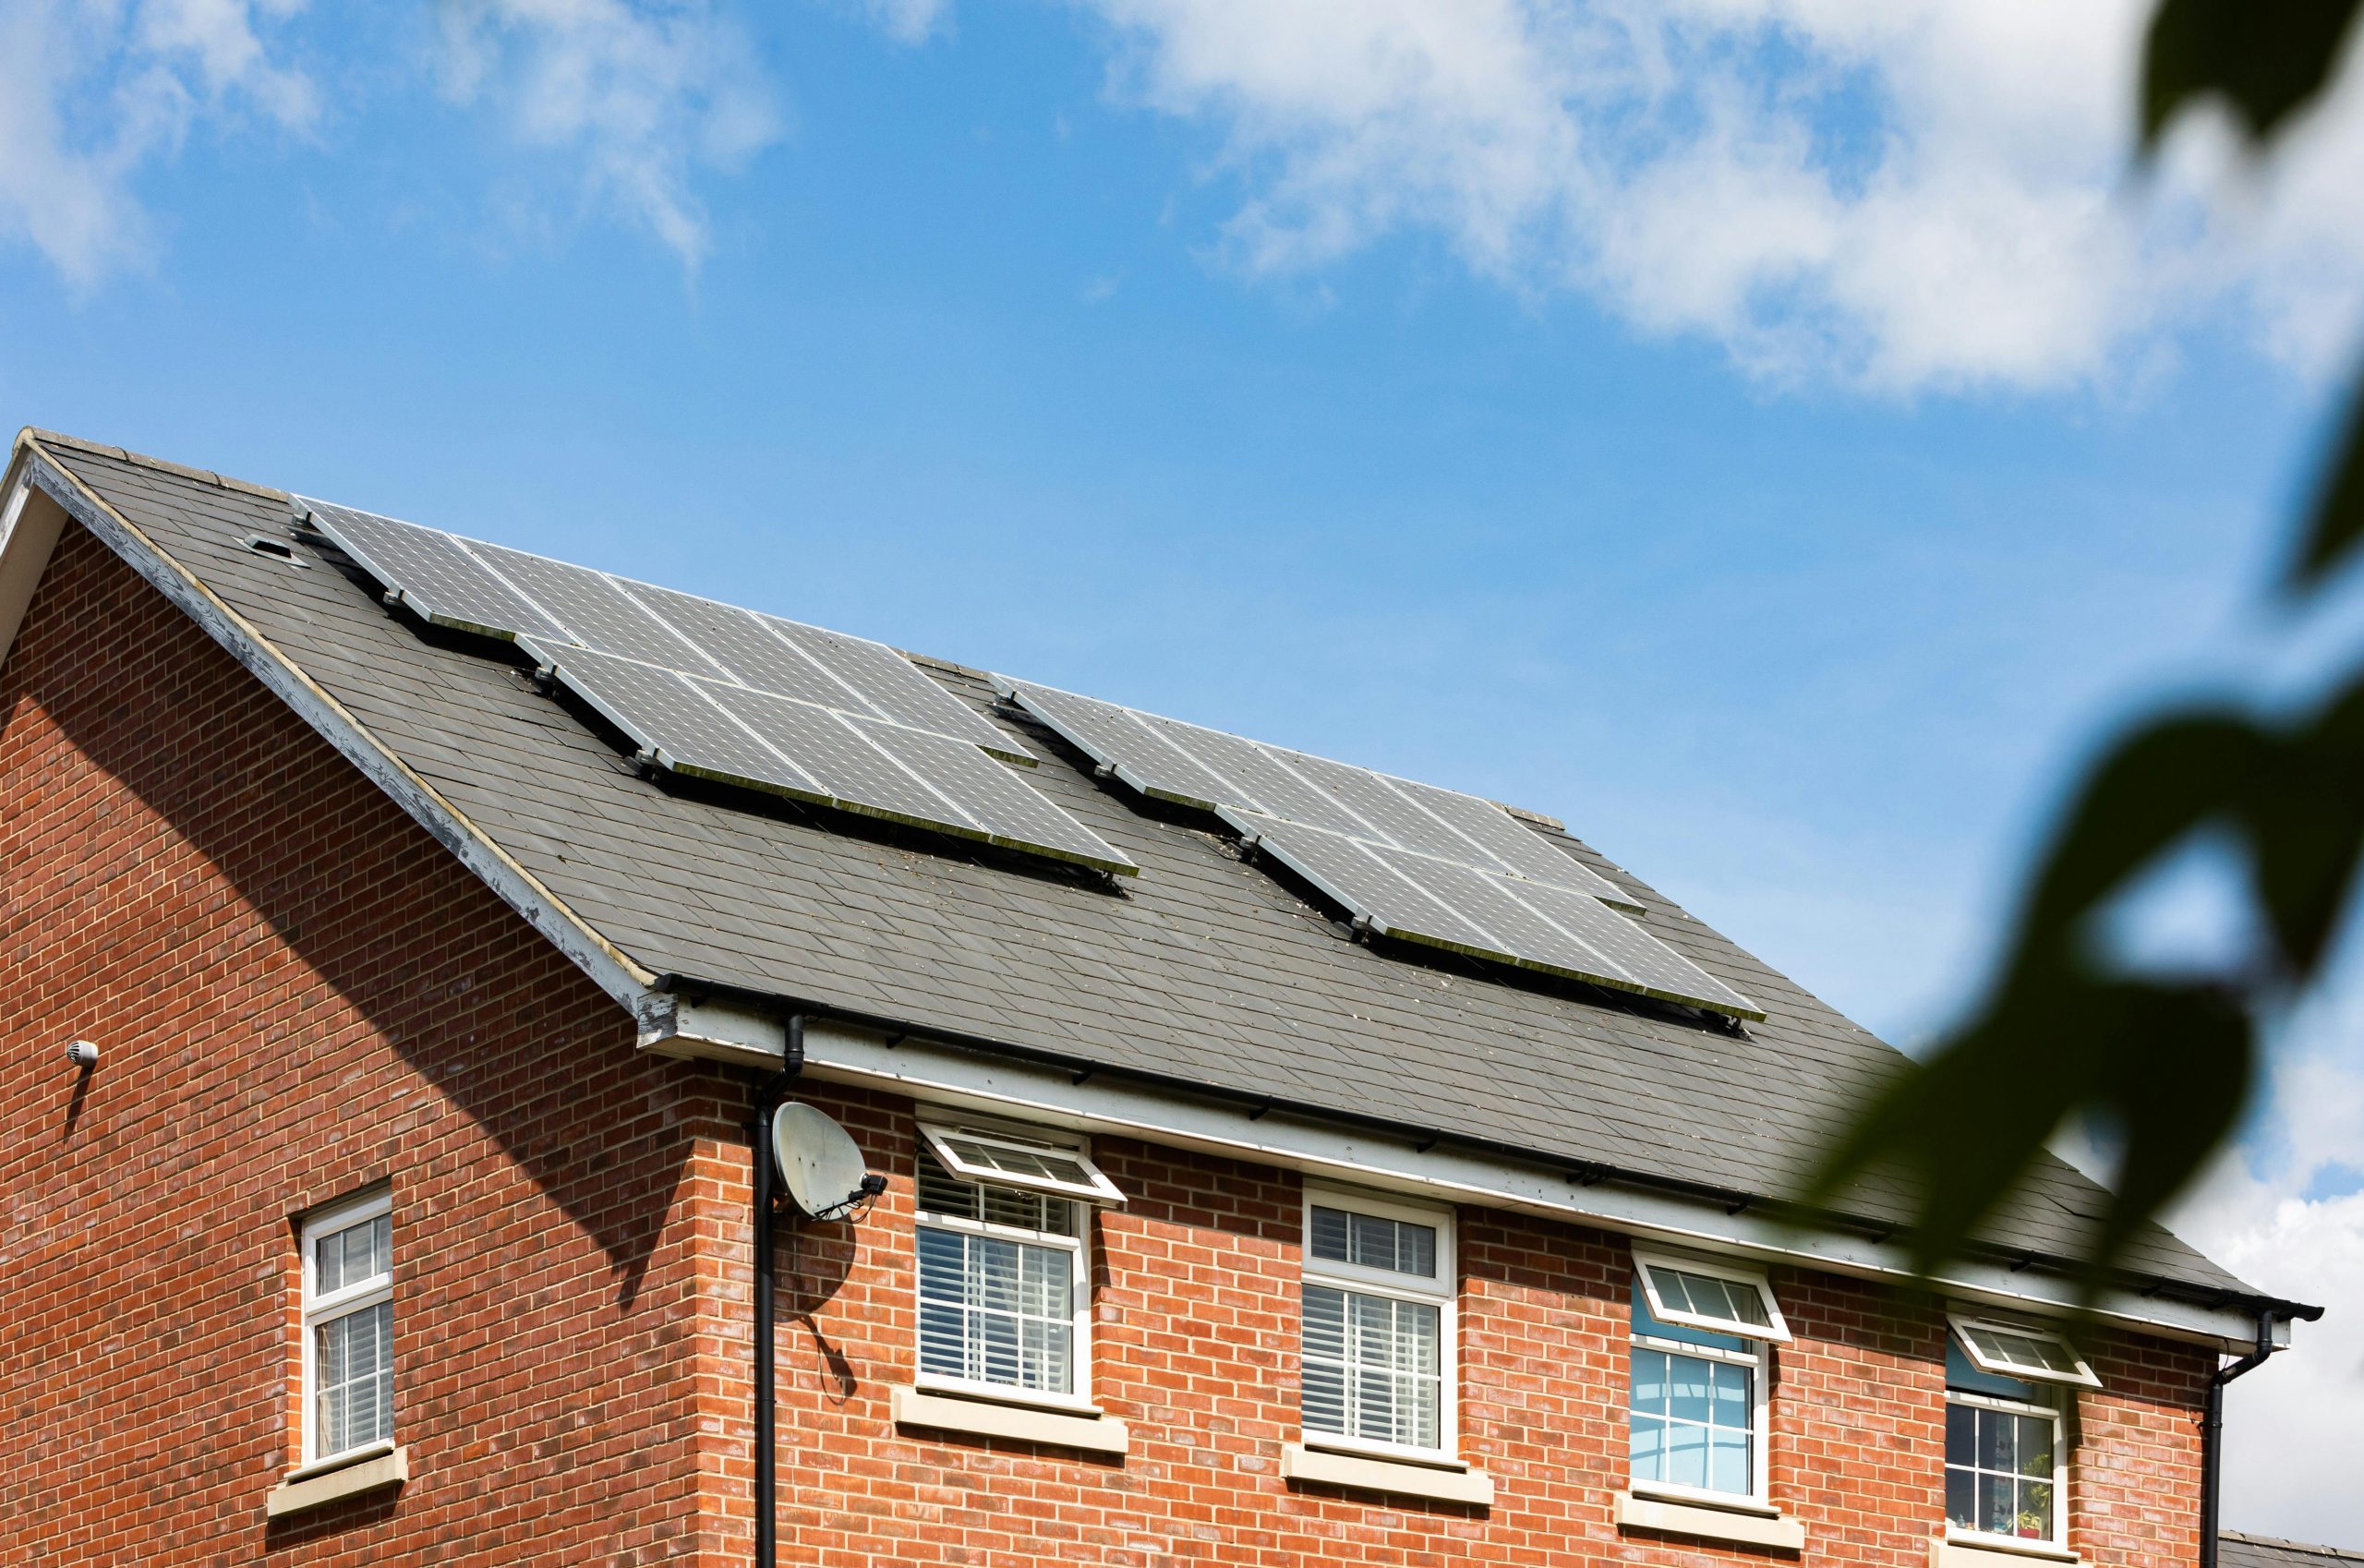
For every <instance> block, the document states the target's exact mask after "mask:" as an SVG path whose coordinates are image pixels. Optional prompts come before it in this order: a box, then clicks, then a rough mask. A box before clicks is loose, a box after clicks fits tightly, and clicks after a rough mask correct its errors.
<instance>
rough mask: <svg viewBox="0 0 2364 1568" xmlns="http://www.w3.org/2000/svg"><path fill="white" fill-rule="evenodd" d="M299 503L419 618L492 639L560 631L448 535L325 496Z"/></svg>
mask: <svg viewBox="0 0 2364 1568" xmlns="http://www.w3.org/2000/svg"><path fill="white" fill-rule="evenodd" d="M299 499H301V498H299ZM304 505H306V506H307V507H308V508H310V509H311V513H312V522H313V524H314V525H315V526H317V527H318V528H319V529H320V532H322V533H323V534H326V535H327V536H328V537H330V538H331V539H332V540H333V541H335V544H336V546H337V548H338V549H342V550H343V551H344V553H345V554H347V555H349V556H351V557H352V558H353V559H354V560H356V561H359V562H360V563H361V564H362V566H363V567H364V568H365V569H367V570H368V573H369V574H370V575H371V576H372V577H375V578H377V579H378V581H379V582H380V583H382V584H384V585H386V588H387V590H388V591H389V592H392V593H393V594H396V595H398V596H399V597H401V598H402V600H403V602H404V603H405V604H407V605H409V606H410V607H411V609H413V610H415V611H416V612H417V613H418V615H419V617H420V618H421V619H422V620H426V621H431V622H433V623H434V624H436V625H438V626H452V627H456V628H458V629H459V630H461V631H464V632H478V633H485V634H487V635H489V636H495V637H563V636H564V635H565V632H564V630H563V628H561V627H560V626H559V625H558V624H557V622H555V621H551V620H550V618H549V617H548V616H546V615H544V614H543V613H542V612H541V611H540V610H538V609H535V608H534V606H533V605H532V603H530V602H529V601H528V600H527V599H526V598H525V596H524V595H523V594H520V593H519V592H518V591H517V590H516V589H514V588H513V587H511V586H510V585H508V584H507V583H504V582H502V581H501V579H500V578H499V577H497V576H495V575H494V574H493V573H491V572H490V571H489V570H488V569H487V567H486V566H485V564H484V562H483V561H479V560H477V559H476V557H475V556H473V555H471V554H469V553H468V548H467V547H466V546H465V545H464V544H462V543H461V542H460V541H459V540H458V539H457V538H455V537H452V535H450V534H444V533H439V532H437V531H436V530H435V529H433V528H422V527H419V526H418V525H416V524H415V523H398V522H396V521H395V520H394V519H392V518H391V517H380V516H378V515H377V514H376V513H368V512H356V511H355V510H354V509H353V508H351V507H348V506H334V505H332V504H330V503H329V502H327V501H308V500H307V501H304Z"/></svg>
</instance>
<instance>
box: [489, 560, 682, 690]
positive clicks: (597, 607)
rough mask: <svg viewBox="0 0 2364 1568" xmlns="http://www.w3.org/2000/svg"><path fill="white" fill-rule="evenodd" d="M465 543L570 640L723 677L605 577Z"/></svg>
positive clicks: (668, 666) (646, 661) (677, 634)
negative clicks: (562, 629) (555, 624)
mask: <svg viewBox="0 0 2364 1568" xmlns="http://www.w3.org/2000/svg"><path fill="white" fill-rule="evenodd" d="M466 544H467V548H468V549H469V550H470V551H471V552H472V553H474V554H475V555H476V557H477V558H478V559H480V560H481V561H484V563H485V564H486V565H487V566H488V567H490V568H491V569H492V570H493V571H494V572H496V573H499V574H500V575H501V577H502V578H503V579H505V580H506V581H508V582H509V583H511V584H513V585H515V586H516V588H517V591H518V592H519V593H521V594H523V595H524V596H525V598H526V599H527V600H528V601H529V602H531V603H532V604H534V605H536V606H537V607H538V608H539V609H541V611H542V612H543V614H545V615H547V616H548V617H549V619H550V620H551V621H555V622H557V623H558V625H560V626H561V627H562V628H564V629H565V632H566V640H567V641H568V642H571V643H577V644H580V645H583V646H584V647H586V648H590V649H592V650H594V651H595V652H598V653H605V654H615V655H617V656H619V657H623V658H632V659H638V660H639V661H640V662H641V663H643V664H654V665H659V666H661V667H663V668H665V669H679V670H682V671H685V672H687V673H690V674H707V675H719V674H720V673H722V670H721V667H720V666H719V665H718V664H717V663H716V662H715V661H714V660H713V659H712V658H710V657H707V656H706V653H705V652H704V651H703V650H702V649H700V648H698V647H697V646H695V645H694V644H692V643H691V642H690V641H689V640H688V639H687V638H686V637H684V636H683V635H682V634H681V633H680V632H678V631H676V630H675V629H674V628H673V627H671V626H670V625H668V624H667V623H666V622H665V621H661V620H659V619H658V618H657V615H656V614H655V613H654V612H653V611H652V610H650V609H649V608H648V607H647V606H646V605H645V604H643V603H641V602H640V601H639V600H638V599H636V598H634V597H633V596H632V595H631V594H630V593H629V592H627V591H626V590H625V589H624V588H623V587H622V586H621V585H619V584H617V583H616V582H614V581H611V580H610V579H609V576H608V574H607V573H604V572H594V571H592V570H591V569H590V568H588V567H584V566H575V565H573V564H571V563H569V562H567V561H552V560H550V559H549V557H547V556H540V555H533V554H530V553H528V552H527V551H525V550H521V549H510V548H509V547H508V546H507V545H493V544H484V543H481V542H478V541H475V540H469V541H466Z"/></svg>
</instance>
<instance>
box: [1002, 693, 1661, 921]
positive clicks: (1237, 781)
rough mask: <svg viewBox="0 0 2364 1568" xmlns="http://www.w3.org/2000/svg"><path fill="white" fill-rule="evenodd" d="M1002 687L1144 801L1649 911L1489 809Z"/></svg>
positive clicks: (1197, 729) (1407, 783)
mask: <svg viewBox="0 0 2364 1568" xmlns="http://www.w3.org/2000/svg"><path fill="white" fill-rule="evenodd" d="M994 685H995V690H996V691H999V692H1000V693H1002V694H1004V695H1005V696H1009V697H1014V698H1015V699H1016V700H1017V701H1018V703H1019V706H1022V707H1024V708H1025V709H1026V710H1027V711H1028V712H1029V713H1031V714H1033V715H1034V717H1035V718H1040V719H1041V720H1042V721H1043V723H1045V724H1047V725H1049V726H1050V727H1051V729H1052V730H1053V731H1054V732H1055V733H1056V734H1058V735H1060V736H1062V737H1064V738H1065V739H1066V740H1067V741H1068V742H1070V743H1072V744H1073V745H1075V746H1076V747H1077V748H1078V749H1079V750H1080V751H1081V752H1082V753H1083V754H1085V755H1086V756H1089V757H1090V758H1092V761H1094V762H1097V763H1103V764H1105V765H1107V766H1110V767H1111V768H1113V769H1114V770H1115V772H1116V777H1118V778H1121V779H1123V780H1124V781H1125V782H1126V783H1128V784H1129V785H1131V786H1132V787H1133V788H1134V789H1136V790H1140V791H1141V792H1142V793H1143V794H1147V795H1154V796H1157V797H1158V798H1160V799H1163V800H1169V801H1176V802H1181V803H1182V804H1185V805H1195V806H1200V807H1202V808H1204V809H1206V810H1210V811H1212V810H1213V809H1214V808H1216V807H1218V806H1237V807H1239V808H1241V809H1242V810H1246V811H1252V812H1256V813H1259V814H1262V815H1265V816H1278V817H1285V818H1287V819H1288V820H1289V821H1291V822H1301V823H1304V824H1305V825H1306V826H1309V827H1320V828H1323V829H1325V830H1327V831H1329V832H1332V833H1345V834H1349V835H1352V836H1353V837H1355V838H1363V839H1367V840H1369V841H1370V842H1371V843H1374V844H1379V845H1382V846H1386V847H1389V848H1393V849H1402V850H1417V851H1419V852H1420V853H1422V854H1428V855H1434V856H1437V857H1439V858H1440V859H1443V860H1452V861H1458V862H1461V863H1463V864H1465V865H1473V866H1476V867H1478V868H1479V869H1480V870H1485V871H1502V872H1508V873H1510V874H1513V875H1514V876H1521V877H1525V878H1526V879H1528V880H1530V881H1535V882H1548V883H1550V884H1551V885H1552V886H1553V887H1565V888H1568V889H1570V890H1571V891H1574V892H1578V893H1586V894H1589V895H1591V896H1592V897H1593V898H1596V899H1603V900H1605V901H1607V902H1609V903H1612V904H1616V905H1618V906H1620V907H1622V908H1624V909H1630V910H1634V911H1639V910H1640V908H1641V906H1640V905H1639V904H1637V903H1635V902H1634V897H1633V895H1632V894H1630V893H1628V892H1626V891H1625V890H1624V889H1623V888H1622V887H1618V886H1617V885H1616V884H1615V883H1613V882H1610V880H1608V879H1607V878H1606V877H1603V876H1601V875H1599V874H1598V873H1596V872H1594V871H1593V870H1592V869H1591V868H1590V867H1588V866H1586V865H1584V864H1583V863H1581V862H1578V861H1577V860H1575V859H1574V857H1573V856H1570V855H1566V854H1563V853H1562V852H1561V851H1560V850H1556V849H1553V848H1552V847H1551V846H1550V844H1549V843H1547V842H1545V841H1544V840H1543V839H1542V838H1538V837H1537V836H1536V835H1535V834H1533V833H1531V832H1529V831H1527V829H1526V828H1525V827H1522V826H1519V824H1518V823H1517V822H1516V821H1515V820H1514V819H1513V818H1512V816H1511V814H1509V813H1508V812H1506V811H1504V810H1502V807H1500V806H1498V805H1496V804H1494V802H1491V801H1484V800H1479V799H1478V797H1477V796H1475V795H1465V794H1462V793H1461V792H1460V791H1458V790H1441V789H1438V788H1437V787H1436V786H1435V785H1433V784H1417V783H1415V782H1413V781H1412V780H1411V779H1408V778H1394V777H1393V776H1392V775H1389V774H1384V773H1378V772H1374V771H1372V770H1371V769H1369V768H1367V767H1356V766H1352V765H1350V764H1347V763H1342V762H1333V761H1332V760H1330V759H1329V758H1327V757H1317V756H1312V755H1309V754H1307V753H1304V752H1297V751H1290V750H1287V749H1285V748H1284V747H1280V746H1268V745H1264V744H1263V743H1261V742H1256V741H1248V740H1243V739H1241V738H1240V737H1239V736H1236V735H1231V734H1226V733H1225V732H1224V731H1223V730H1209V729H1206V728H1205V727H1203V726H1201V725H1196V724H1185V723H1183V722H1181V721H1180V720H1179V719H1173V718H1160V717H1158V716H1157V715H1155V714H1151V713H1143V712H1141V711H1140V710H1139V709H1137V708H1128V707H1122V706H1118V705H1116V704H1115V703H1104V702H1101V701H1100V700H1098V699H1097V698H1094V697H1084V696H1079V695H1077V694H1075V693H1073V692H1062V691H1059V690H1056V689H1055V688H1053V687H1049V686H1036V685H1031V684H1024V683H1020V682H1016V681H1007V680H1004V679H1002V678H1000V677H998V676H996V677H995V681H994Z"/></svg>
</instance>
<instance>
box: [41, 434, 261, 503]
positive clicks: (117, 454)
mask: <svg viewBox="0 0 2364 1568" xmlns="http://www.w3.org/2000/svg"><path fill="white" fill-rule="evenodd" d="M17 439H18V440H19V441H23V440H32V441H34V442H36V443H39V444H41V445H44V446H47V445H55V446H63V447H71V448H73V449H74V450H75V451H77V452H95V453H96V454H98V455H99V456H101V457H112V458H115V459H116V460H117V461H119V462H123V463H129V464H136V465H138V466H139V467H141V468H153V469H155V470H156V471H157V472H158V473H160V474H171V475H174V476H176V477H179V478H183V479H194V480H196V481H197V482H198V483H199V484H202V485H211V486H213V487H214V488H217V489H224V490H243V491H245V492H246V493H247V494H248V495H254V496H260V497H262V498H263V499H264V500H266V501H292V500H294V499H295V498H294V496H293V495H291V494H290V493H289V492H288V491H286V490H283V489H279V488H275V487H273V486H271V485H259V484H256V483H255V482H254V481H253V480H252V479H239V478H234V477H233V476H230V475H227V474H218V473H215V472H214V471H213V470H212V469H211V468H192V467H190V466H189V465H188V464H186V463H175V462H173V461H172V460H171V459H169V458H163V457H151V456H149V455H148V454H147V453H146V452H133V451H132V450H131V449H130V448H128V447H120V446H109V445H108V444H107V443H106V442H104V441H94V440H90V439H88V438H87V437H83V436H69V435H67V434H66V432H65V431H63V430H45V429H43V428H41V427H40V426H39V425H28V426H26V427H25V428H24V429H23V430H22V431H20V432H19V433H18V438H17Z"/></svg>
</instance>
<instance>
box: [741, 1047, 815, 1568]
mask: <svg viewBox="0 0 2364 1568" xmlns="http://www.w3.org/2000/svg"><path fill="white" fill-rule="evenodd" d="M803 1070H804V1015H803V1014H802V1013H794V1014H791V1015H790V1018H789V1020H788V1046H787V1054H786V1055H784V1056H783V1057H782V1059H781V1062H780V1068H779V1071H778V1072H776V1073H774V1074H772V1075H771V1076H770V1077H769V1078H766V1080H764V1081H763V1082H762V1083H760V1084H758V1085H757V1086H756V1089H755V1104H754V1115H753V1116H752V1117H751V1118H750V1119H749V1121H748V1123H747V1141H748V1144H749V1146H750V1147H749V1149H748V1153H749V1155H750V1156H751V1157H752V1158H753V1160H754V1195H755V1197H754V1208H755V1212H754V1232H755V1242H754V1245H755V1314H754V1320H755V1321H754V1342H755V1343H754V1353H755V1366H754V1383H755V1401H754V1403H755V1561H754V1568H777V1564H778V1562H779V1406H778V1397H777V1393H776V1390H777V1388H778V1372H777V1363H778V1345H776V1344H775V1343H774V1341H775V1337H776V1336H775V1332H774V1322H773V1312H774V1306H775V1303H774V1300H773V1297H775V1295H776V1294H777V1285H778V1282H777V1280H776V1279H775V1277H774V1267H773V1256H772V1255H773V1252H774V1251H775V1248H774V1245H773V1236H772V1222H773V1217H774V1216H773V1213H772V1210H773V1206H774V1201H775V1200H774V1198H773V1194H772V1188H773V1182H774V1177H775V1176H776V1173H775V1171H774V1169H773V1165H774V1161H773V1159H772V1113H773V1112H775V1111H777V1110H778V1109H779V1102H780V1096H781V1095H782V1094H783V1093H784V1092H786V1091H787V1089H788V1086H789V1084H790V1082H791V1081H792V1080H794V1079H795V1077H796V1075H797V1074H799V1073H801V1072H802V1071H803Z"/></svg>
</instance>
